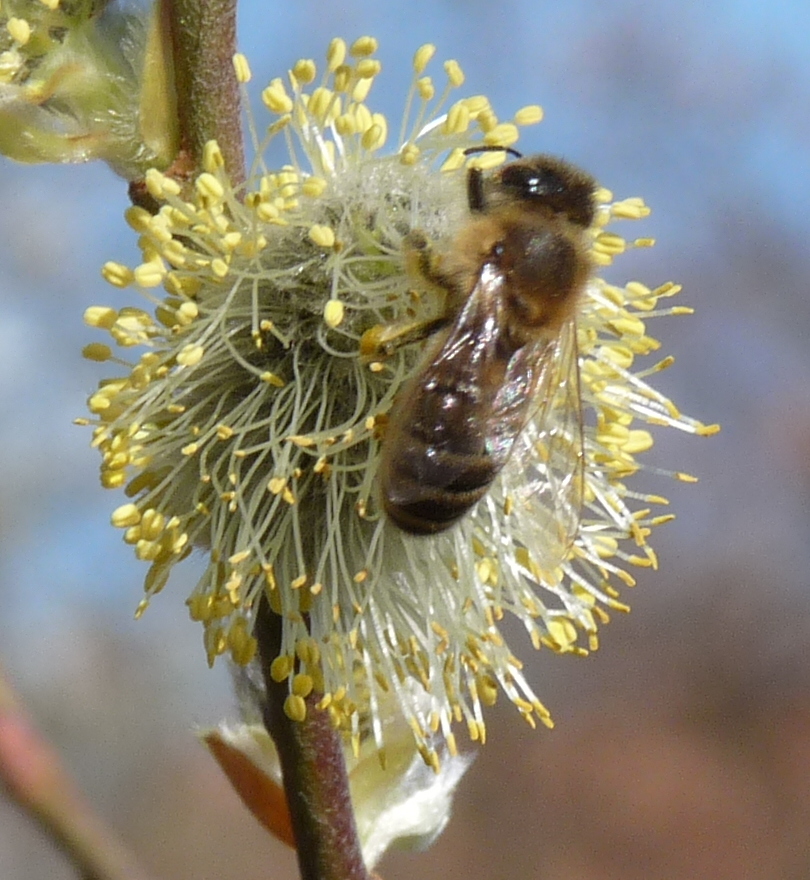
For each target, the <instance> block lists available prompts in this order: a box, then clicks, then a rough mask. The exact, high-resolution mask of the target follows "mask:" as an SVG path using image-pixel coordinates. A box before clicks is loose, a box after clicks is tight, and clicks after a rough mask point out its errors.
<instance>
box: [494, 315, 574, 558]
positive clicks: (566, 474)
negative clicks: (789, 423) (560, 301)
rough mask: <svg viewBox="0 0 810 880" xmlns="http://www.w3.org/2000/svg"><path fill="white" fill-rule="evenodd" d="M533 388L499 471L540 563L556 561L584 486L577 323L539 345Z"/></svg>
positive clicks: (567, 545)
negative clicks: (530, 404)
mask: <svg viewBox="0 0 810 880" xmlns="http://www.w3.org/2000/svg"><path fill="white" fill-rule="evenodd" d="M539 361H540V366H539V372H538V376H537V380H536V387H535V391H534V400H535V401H536V403H537V408H536V410H535V411H534V412H533V414H532V416H531V417H530V418H529V420H528V422H527V424H526V426H525V428H524V429H523V431H522V432H521V433H520V436H519V437H518V439H517V441H516V444H515V449H514V452H513V456H512V459H511V461H510V463H509V465H508V466H507V468H506V469H505V471H504V475H503V477H504V486H503V488H504V493H505V495H506V496H507V497H508V498H511V500H512V503H513V504H514V505H520V506H521V508H522V509H523V510H525V511H526V512H528V513H530V516H529V517H527V518H526V522H527V523H531V526H532V529H533V530H535V534H536V537H537V540H535V541H533V542H532V545H531V546H529V547H528V549H529V550H531V551H532V553H538V554H540V556H541V557H545V558H540V559H538V562H539V564H540V565H541V566H542V567H550V568H554V567H556V566H557V565H559V564H560V563H561V562H562V561H563V559H564V558H565V556H566V555H567V552H568V549H569V548H570V546H571V544H572V542H573V540H574V538H575V536H576V534H577V530H578V528H579V522H580V517H581V511H582V500H583V490H584V461H585V456H584V451H583V428H582V400H581V397H580V387H579V355H578V350H577V330H576V321H575V320H574V319H573V318H571V319H570V320H568V321H566V322H565V324H563V326H562V328H561V330H560V333H559V334H558V335H557V336H556V337H555V338H554V339H553V340H550V341H547V342H545V343H544V344H543V348H542V349H541V351H540V354H539Z"/></svg>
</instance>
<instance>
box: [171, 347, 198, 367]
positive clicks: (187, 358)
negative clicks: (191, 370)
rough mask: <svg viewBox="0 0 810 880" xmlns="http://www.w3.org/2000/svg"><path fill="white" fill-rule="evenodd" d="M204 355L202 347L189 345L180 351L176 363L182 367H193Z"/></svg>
mask: <svg viewBox="0 0 810 880" xmlns="http://www.w3.org/2000/svg"><path fill="white" fill-rule="evenodd" d="M204 354H205V349H204V348H203V346H202V345H197V344H195V343H190V344H189V345H186V346H184V347H183V348H182V349H181V350H180V353H179V354H178V355H177V363H178V364H180V365H181V366H184V367H194V366H196V365H197V364H198V363H199V362H200V361H201V360H202V359H203V355H204Z"/></svg>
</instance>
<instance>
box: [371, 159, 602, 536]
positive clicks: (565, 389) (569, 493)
mask: <svg viewBox="0 0 810 880" xmlns="http://www.w3.org/2000/svg"><path fill="white" fill-rule="evenodd" d="M485 149H486V148H485ZM496 149H498V148H496ZM468 152H473V151H468ZM509 152H511V153H513V154H514V155H515V156H516V157H517V159H516V160H515V161H510V162H508V163H507V164H506V165H504V166H503V167H501V168H500V169H499V170H498V171H496V172H494V173H492V174H491V175H488V176H485V175H484V173H483V172H482V170H481V169H479V168H475V167H471V168H470V169H469V170H468V176H467V201H468V204H469V210H470V218H469V220H468V221H467V222H466V223H465V225H464V226H463V228H462V229H461V230H460V231H459V233H458V235H457V236H456V237H455V239H454V240H453V242H452V243H451V245H450V247H449V248H448V249H447V250H446V252H443V253H440V254H434V253H433V252H432V250H431V248H430V246H429V244H428V242H427V240H426V239H425V237H424V236H423V235H421V234H420V233H411V235H410V236H409V238H408V240H407V241H406V255H407V260H408V262H409V264H410V267H411V269H412V270H414V271H415V273H416V274H417V275H418V276H420V277H421V279H422V281H423V283H425V284H428V285H431V286H433V287H434V288H439V289H440V290H441V291H442V292H443V295H444V300H445V313H444V315H443V316H442V317H441V318H440V319H438V320H433V321H430V322H426V323H425V324H424V325H411V326H410V327H408V328H407V329H405V330H403V331H402V332H401V342H402V343H403V344H407V343H410V342H413V341H416V340H417V339H419V338H420V337H421V338H427V337H430V339H429V342H428V346H427V349H426V352H425V355H424V358H423V360H422V362H421V365H420V366H419V367H418V368H417V370H416V372H415V374H414V375H413V376H412V377H411V378H410V379H409V380H408V381H407V382H406V383H405V384H404V385H403V387H402V389H401V390H400V391H399V392H398V394H397V397H396V399H395V401H394V404H393V407H392V409H391V413H390V417H389V421H388V425H387V428H386V434H385V437H384V440H383V449H382V459H381V465H380V478H379V479H380V489H381V496H382V502H383V507H384V510H385V512H386V514H387V515H388V517H389V519H390V520H391V521H392V522H393V523H394V524H396V525H397V526H398V527H399V528H401V529H403V530H404V531H406V532H409V533H412V534H417V535H427V534H434V533H437V532H441V531H444V530H445V529H448V528H450V527H451V526H452V525H453V524H454V523H456V522H457V521H458V520H459V519H461V518H462V517H463V516H464V515H465V514H466V513H467V511H468V510H469V509H470V508H471V507H472V506H473V505H474V504H475V503H476V502H477V501H479V500H480V499H481V498H482V497H483V496H484V495H485V494H486V492H487V491H488V489H489V487H490V485H491V484H492V482H493V480H494V479H495V478H496V477H497V476H498V474H499V473H500V471H501V470H502V468H503V467H504V465H505V464H506V463H507V461H508V460H509V458H510V456H511V455H513V454H514V453H516V449H517V448H518V447H525V446H527V445H529V446H532V445H533V446H534V447H535V448H534V450H531V449H525V450H523V453H525V454H526V459H525V461H526V462H527V470H526V474H525V483H524V484H523V485H522V486H521V487H520V494H521V497H522V498H523V499H524V500H530V501H532V503H534V504H537V505H539V506H542V505H545V508H546V510H548V511H549V515H550V517H551V521H552V522H553V524H554V525H555V526H556V527H557V528H558V529H561V530H562V531H563V532H566V533H567V534H568V539H567V540H569V541H570V540H571V539H572V538H573V534H574V530H575V528H576V525H577V523H578V519H579V513H580V507H581V501H582V499H581V492H582V479H581V468H582V466H583V455H582V415H581V403H580V396H579V363H578V354H577V344H576V314H577V305H578V301H579V299H580V296H581V294H582V291H583V290H584V287H585V285H586V283H587V280H588V278H589V275H590V273H591V263H590V259H589V256H588V239H587V235H586V230H587V229H588V227H589V226H590V225H591V223H592V222H593V218H594V212H595V205H594V193H595V190H596V184H595V182H594V180H593V178H592V177H590V176H589V175H588V174H586V173H585V172H583V171H580V170H579V169H578V168H575V167H574V166H573V165H570V164H569V163H568V162H565V161H563V160H562V159H558V158H555V157H552V156H547V155H538V156H531V157H525V158H524V157H522V156H521V155H520V154H519V153H516V152H515V151H514V150H509ZM379 335H380V334H378V336H379ZM382 335H383V336H384V335H385V334H382ZM389 335H390V336H392V337H396V336H397V332H396V331H393V332H391V333H389ZM396 344H397V343H396V342H395V341H394V342H391V341H390V340H389V342H388V346H389V351H390V349H391V348H392V347H393V346H395V345H396ZM552 413H553V414H554V415H553V417H552ZM530 418H534V419H535V420H536V421H535V424H536V425H537V432H534V437H533V440H532V441H529V440H527V439H525V438H523V439H521V435H522V432H523V430H524V428H525V426H526V425H527V423H528V421H529V419H530ZM538 432H539V434H538ZM538 436H539V438H540V440H541V441H542V446H543V453H544V454H543V455H542V456H538V452H537V448H536V447H537V444H538ZM523 453H521V454H523ZM521 479H523V476H522V477H521ZM543 496H545V497H543ZM563 540H566V538H563Z"/></svg>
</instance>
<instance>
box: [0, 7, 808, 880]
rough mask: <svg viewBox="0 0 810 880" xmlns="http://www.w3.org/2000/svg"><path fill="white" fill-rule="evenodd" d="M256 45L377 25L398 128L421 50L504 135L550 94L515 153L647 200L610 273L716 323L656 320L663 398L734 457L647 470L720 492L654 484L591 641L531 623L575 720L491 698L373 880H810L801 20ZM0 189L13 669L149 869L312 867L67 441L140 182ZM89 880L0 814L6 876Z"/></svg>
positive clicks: (161, 873) (359, 10)
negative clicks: (650, 562) (288, 837)
mask: <svg viewBox="0 0 810 880" xmlns="http://www.w3.org/2000/svg"><path fill="white" fill-rule="evenodd" d="M403 17H406V18H407V23H406V24H403ZM241 29H242V33H243V35H244V36H243V49H244V51H246V52H247V53H248V55H249V56H250V58H251V63H252V65H253V68H254V74H255V85H256V88H257V90H258V89H259V88H260V87H261V84H263V83H264V82H266V81H267V80H268V79H269V78H270V77H272V76H276V75H279V74H280V73H281V72H282V71H283V70H286V69H287V68H288V67H289V66H290V65H291V64H292V63H293V62H294V61H295V60H296V58H298V57H301V56H303V57H314V58H317V59H320V58H322V56H323V52H324V50H325V47H326V44H327V42H328V40H329V39H330V38H331V37H332V36H333V35H335V34H340V35H343V36H345V37H346V38H347V39H353V38H355V37H356V36H359V35H360V34H363V33H367V32H370V33H374V34H376V35H377V36H378V37H379V38H380V41H381V52H380V57H381V58H382V59H383V63H384V65H385V76H384V77H383V78H382V79H381V80H380V82H379V84H378V85H377V86H375V95H376V103H377V106H380V107H381V108H382V109H384V110H385V111H386V112H388V113H389V116H393V117H394V119H397V118H398V112H399V111H398V108H399V107H401V104H402V95H403V93H404V91H405V88H406V87H407V80H408V78H409V76H410V72H409V71H410V68H409V59H410V56H411V55H412V52H413V51H414V49H415V48H416V47H417V46H418V45H419V44H420V43H422V42H424V41H426V40H430V41H432V42H435V43H437V45H438V47H439V52H438V57H437V62H438V61H439V59H444V58H450V57H455V58H457V59H458V60H459V61H460V62H461V63H462V65H463V66H464V68H465V70H466V72H467V75H468V81H467V84H466V85H465V87H464V91H465V93H467V94H476V93H481V92H485V93H486V94H488V95H489V96H490V97H491V98H492V100H493V103H494V104H495V106H496V108H498V109H499V111H501V113H502V115H503V116H504V117H508V116H509V115H510V114H511V113H512V112H514V110H516V109H517V108H518V107H520V106H522V105H524V104H526V103H530V102H536V101H539V102H540V103H542V104H543V105H544V107H545V109H546V120H545V121H544V123H543V124H542V126H540V127H539V128H538V129H534V130H531V131H530V132H528V133H527V134H526V135H525V136H524V138H523V139H522V141H521V146H522V147H523V148H524V149H526V150H527V151H533V150H547V151H552V152H559V153H561V154H564V155H566V156H567V157H569V158H571V159H572V160H574V161H576V162H579V163H580V164H582V165H583V166H584V167H586V168H588V169H589V170H591V171H593V172H594V173H595V174H596V175H597V176H598V177H599V179H600V180H601V181H602V182H604V183H605V185H607V186H609V187H610V188H612V189H613V190H614V192H616V194H617V195H620V196H629V195H643V196H644V197H645V198H646V199H647V201H648V202H649V203H650V204H651V206H652V207H653V215H652V216H651V217H650V218H649V220H648V221H645V222H644V224H636V230H637V232H636V234H638V235H652V236H655V237H656V238H657V239H658V240H659V243H658V245H657V246H656V248H655V249H654V250H653V251H644V252H640V253H638V254H634V255H630V256H628V257H626V258H623V259H621V260H619V261H617V264H616V266H615V267H614V272H613V276H611V277H615V279H616V280H627V279H630V278H637V279H638V280H642V281H644V282H646V283H649V284H651V285H656V284H659V283H662V282H664V281H667V280H670V279H671V280H675V281H679V282H682V283H683V284H684V285H685V288H686V292H685V294H684V296H683V297H681V301H682V303H684V304H685V303H689V304H691V305H694V306H695V307H696V308H697V315H696V316H695V317H692V318H679V319H668V320H662V321H661V322H660V323H659V324H657V325H653V326H652V327H651V330H652V331H653V332H654V334H655V335H658V336H659V338H661V339H662V340H663V342H664V345H663V352H666V353H670V352H671V353H672V354H674V355H675V356H676V359H677V363H676V365H675V367H674V368H673V369H672V370H670V371H667V372H666V373H665V374H663V375H662V376H661V377H660V381H659V384H660V386H661V387H662V388H663V390H665V391H666V392H667V393H669V394H671V395H672V397H673V398H674V399H675V401H676V402H677V403H678V404H679V405H680V406H681V407H682V408H683V410H684V411H685V412H688V413H690V414H692V415H694V416H696V417H698V418H700V419H703V420H705V421H707V422H713V421H720V422H722V423H723V432H722V433H721V434H720V435H719V436H718V437H716V438H713V439H700V438H692V437H687V436H682V435H678V434H675V433H674V432H659V435H658V438H657V442H656V447H655V449H654V450H653V452H652V453H651V454H650V456H648V458H649V459H650V460H651V461H652V462H654V463H655V464H659V465H661V466H662V467H667V468H673V469H680V470H687V471H690V472H692V473H696V474H698V475H699V476H700V478H701V482H700V484H698V485H697V486H685V485H682V484H670V483H669V482H667V481H666V480H663V479H653V478H647V480H646V482H645V488H647V489H649V490H650V491H654V492H656V493H661V494H665V495H668V496H669V497H670V498H671V500H672V510H673V511H674V512H675V513H676V514H677V515H678V520H677V521H676V522H675V523H673V524H671V525H668V526H666V527H664V528H663V529H661V530H660V532H659V533H658V535H657V536H656V539H655V547H656V549H657V550H658V553H659V557H660V559H661V571H660V572H642V573H641V575H640V576H639V586H638V587H637V588H636V589H635V590H634V591H631V593H630V595H629V596H626V598H627V599H628V601H630V602H631V604H632V606H633V613H632V614H631V615H629V616H627V617H617V618H614V620H613V622H612V623H611V625H610V626H608V627H607V628H605V629H604V630H603V631H602V632H601V643H602V648H601V649H600V651H599V652H598V653H597V654H595V655H593V656H591V657H589V658H587V659H584V660H583V659H575V658H558V657H553V656H551V655H550V654H547V653H546V652H543V653H542V654H539V655H534V656H533V655H532V654H531V653H530V651H531V649H530V647H529V645H528V644H527V643H526V642H525V639H524V638H523V634H522V633H521V632H519V631H517V630H515V634H514V647H515V650H516V652H517V653H518V654H520V656H522V657H523V658H524V659H526V661H527V664H528V666H529V669H530V672H529V677H530V679H531V681H532V682H533V684H534V685H535V688H536V690H537V692H538V694H539V695H540V697H541V698H542V699H543V700H544V701H545V703H546V704H547V705H548V706H549V707H550V708H551V709H552V711H553V714H554V718H555V721H556V725H557V726H556V729H555V730H554V731H553V732H548V731H545V730H540V731H535V732H533V731H531V730H530V729H528V728H526V727H524V725H523V723H522V722H521V721H520V720H519V718H518V716H517V714H516V713H515V712H514V711H513V710H511V709H510V707H508V706H506V705H503V706H500V707H498V709H497V710H496V711H495V712H494V713H492V715H491V716H490V719H489V720H490V728H489V742H488V744H487V746H486V748H485V749H484V750H483V751H482V753H481V754H480V756H479V757H478V759H477V761H476V763H475V764H474V765H473V767H472V769H471V770H470V771H469V773H468V775H467V777H466V779H465V780H464V782H463V783H462V786H461V791H460V794H459V797H458V800H457V806H456V809H455V814H454V817H453V819H452V821H451V823H450V825H449V827H448V829H447V831H446V832H445V834H444V835H443V837H442V838H441V839H440V841H439V842H438V843H437V844H436V845H435V846H434V847H433V848H432V849H431V850H430V851H429V852H428V853H425V854H419V855H411V854H395V855H391V856H389V857H388V858H387V859H386V861H384V862H383V864H382V866H381V873H382V874H383V876H384V877H385V878H386V880H400V878H401V880H405V878H412V877H425V878H429V877H447V876H462V877H465V878H467V880H477V878H481V880H483V878H488V880H492V878H503V877H520V878H532V880H574V878H576V880H636V878H638V880H642V878H643V880H651V878H652V880H693V878H713V880H725V878H729V880H732V878H733V880H749V878H750V880H802V878H810V844H808V833H807V828H808V826H809V825H810V822H809V821H808V820H810V673H808V663H807V657H808V656H809V655H810V652H808V645H810V589H809V587H810V583H808V581H809V580H810V578H808V575H807V571H808V561H809V560H808V542H807V538H808V526H810V517H808V500H810V498H809V495H808V493H810V455H809V453H810V392H809V391H808V388H810V382H808V377H809V376H810V346H809V345H808V343H807V340H808V335H809V331H810V307H809V306H808V281H807V279H808V277H810V273H808V268H809V264H810V257H808V246H807V241H808V235H809V234H810V221H809V220H808V217H809V216H810V212H808V204H810V174H808V147H807V145H808V143H810V101H809V100H808V99H809V98H810V87H809V86H808V83H810V49H808V43H807V39H806V35H807V33H808V31H810V7H808V6H807V5H806V4H805V3H801V2H789V0H774V2H772V3H770V4H756V3H752V2H734V3H732V2H714V0H710V2H704V3H697V2H689V0H685V2H678V3H676V2H674V0H664V2H662V3H659V4H646V3H642V2H640V0H639V2H633V0H617V2H614V3H611V4H602V3H597V2H596V0H571V2H569V3H566V4H551V3H542V2H541V3H533V2H530V0H524V2H505V3H503V4H500V5H499V7H498V9H497V11H493V9H492V7H491V4H483V3H479V2H470V3H458V2H456V3H452V2H444V3H431V4H428V3H426V2H422V0H417V2H411V3H407V4H405V3H400V2H389V3H377V4H371V3H370V2H368V0H355V2H346V3H341V4H328V5H321V4H317V3H314V2H309V0H305V2H301V3H298V4H296V6H295V8H294V9H286V8H285V9H283V11H282V10H281V7H279V8H278V9H276V8H275V7H274V6H273V5H271V4H270V3H268V2H267V0H252V2H251V0H246V2H244V5H243V16H242V21H241ZM437 70H440V68H439V67H438V64H437ZM437 78H438V74H437ZM396 128H397V126H396V124H394V123H392V129H394V130H396ZM0 185H2V191H3V194H4V198H3V204H4V210H3V212H0V309H2V312H1V314H2V319H1V320H0V467H2V473H3V475H4V480H3V484H2V489H0V599H2V606H0V607H2V612H0V662H2V663H3V664H4V665H5V666H6V668H7V669H8V671H9V674H10V675H11V678H12V680H13V681H14V683H15V685H16V686H17V687H18V688H19V690H20V692H21V693H22V694H23V696H24V697H25V699H26V701H27V702H28V704H29V706H30V708H31V710H32V712H33V713H34V715H35V717H36V719H37V721H38V723H39V725H40V727H41V729H42V730H44V731H45V732H46V733H47V734H48V736H49V737H50V738H51V739H52V740H53V742H55V743H56V744H57V746H58V747H59V749H60V751H61V753H62V755H63V756H64V759H65V761H66V763H67V765H68V766H69V767H70V768H71V769H72V771H73V772H74V774H75V775H76V777H77V778H78V780H79V781H80V783H81V785H82V787H83V788H84V790H85V791H86V792H87V793H88V795H89V796H90V798H91V799H92V800H93V802H94V803H95V805H96V806H97V808H98V810H99V812H100V813H101V814H102V815H104V816H105V817H106V818H107V819H108V820H109V821H110V822H111V823H112V824H113V825H114V826H115V827H116V828H117V829H118V831H119V832H120V834H121V836H122V837H123V838H124V839H125V840H126V842H127V843H128V844H129V845H131V846H132V847H133V848H134V849H135V850H136V851H137V852H138V853H139V854H140V856H141V857H142V859H143V861H144V862H145V863H146V865H147V866H148V867H149V868H150V869H151V870H152V871H153V872H154V873H155V874H156V875H157V876H158V877H160V878H165V880H192V878H193V880H214V878H217V880H220V878H236V877H238V878H241V880H254V878H255V880H259V878H274V880H284V878H293V877H295V876H296V872H295V866H294V858H293V856H292V854H291V853H290V852H289V851H287V850H286V849H284V848H283V847H282V846H281V845H278V844H276V843H274V842H273V841H271V840H269V839H268V838H267V837H266V836H265V835H264V834H263V833H262V832H261V831H260V830H259V829H258V827H257V826H256V825H255V823H254V821H253V819H252V818H251V817H250V816H248V815H247V814H246V813H245V811H244V809H243V808H242V807H241V805H240V804H239V803H238V801H237V800H236V798H235V796H234V795H233V794H232V793H231V792H230V791H229V789H228V787H227V785H226V783H225V781H224V778H223V777H222V776H221V774H220V772H219V771H218V769H217V768H216V767H215V766H214V765H213V763H212V762H211V761H210V760H209V758H208V757H207V755H206V754H205V752H204V751H203V750H202V748H201V747H199V746H198V745H197V743H196V741H195V740H194V738H193V736H192V734H191V730H192V729H193V727H194V726H195V725H203V726H204V725H207V724H212V723H215V722H216V721H218V720H219V719H220V718H222V717H224V716H226V715H229V714H230V715H232V714H233V713H232V700H231V697H230V696H229V691H228V681H227V673H226V670H225V669H224V667H223V668H218V669H215V670H214V671H213V672H210V671H208V670H207V668H206V666H205V662H204V655H203V651H202V648H201V632H200V631H199V629H198V627H197V625H196V624H191V623H189V622H188V621H187V618H186V614H185V610H184V607H183V598H184V596H185V593H186V590H187V589H188V588H189V587H190V585H191V584H192V583H193V582H194V579H195V574H194V572H193V571H188V572H186V573H185V574H184V577H185V579H186V580H185V581H184V580H183V577H178V578H177V579H176V580H175V582H173V584H172V585H170V588H169V589H168V590H167V593H166V595H164V596H161V597H160V598H159V599H158V600H157V601H156V602H155V603H153V606H152V608H150V610H149V611H148V613H147V614H146V616H145V618H144V619H143V620H142V621H140V622H139V623H137V624H135V623H134V622H133V621H132V619H131V618H132V612H133V610H134V608H135V606H136V604H137V601H138V599H139V597H140V582H141V578H142V576H143V574H144V571H143V570H142V569H141V567H140V566H139V565H138V564H136V563H135V562H134V561H132V559H131V558H130V557H131V554H130V552H129V550H128V548H126V547H125V546H124V545H123V544H122V543H121V542H120V536H119V535H118V534H117V533H114V532H113V530H112V529H111V528H109V527H108V525H107V522H108V517H109V511H110V510H111V509H112V508H113V507H114V506H115V505H116V504H117V503H118V500H116V498H117V497H116V496H114V495H113V493H109V492H106V493H105V492H102V491H101V490H100V489H99V488H98V483H97V475H96V474H97V472H96V466H97V462H96V457H95V455H94V454H93V453H92V452H90V451H89V450H88V448H87V443H88V439H89V437H88V433H87V432H86V431H85V430H83V429H78V428H74V427H72V426H71V425H70V421H71V419H72V418H73V417H74V416H76V415H78V414H80V413H81V412H82V409H83V401H84V396H85V395H86V394H87V393H88V392H89V391H90V390H91V389H92V388H93V387H94V385H95V382H96V380H97V378H98V375H99V373H98V371H97V369H96V368H95V367H94V366H93V365H90V364H86V363H82V362H80V361H79V358H78V351H79V349H80V348H81V346H82V345H83V344H84V343H85V342H86V341H88V340H89V339H90V338H91V337H90V336H88V331H86V329H85V328H84V327H83V326H82V323H81V314H82V312H83V310H84V308H85V307H86V306H87V305H89V304H92V303H96V302H111V303H113V304H118V305H120V304H123V303H124V302H125V301H127V300H126V299H125V298H123V297H121V296H119V295H118V294H117V293H116V292H115V291H113V290H111V289H107V288H106V287H105V285H104V284H103V282H102V281H101V280H100V278H99V275H98V267H99V266H100V265H101V264H102V263H103V262H104V261H105V260H107V259H119V260H122V261H124V262H126V261H128V260H129V261H131V260H133V259H134V255H135V251H134V245H133V242H132V240H131V237H130V236H129V233H128V232H127V230H126V228H125V226H124V223H123V221H122V220H121V216H120V215H121V213H122V210H123V208H124V206H125V191H124V188H123V186H122V184H121V183H120V181H118V180H116V179H115V178H114V177H113V176H112V175H111V174H110V173H109V172H108V171H107V170H106V169H104V168H101V167H95V166H88V167H83V168H44V169H33V168H21V167H19V166H13V165H11V164H10V163H7V162H2V163H0ZM634 231H635V230H634ZM190 567H193V566H190ZM73 876H74V874H73V872H72V870H71V869H70V868H69V867H67V866H66V865H65V864H64V862H63V861H62V859H61V858H60V857H59V856H58V855H56V854H55V853H54V852H53V850H52V847H51V844H50V843H49V842H48V841H47V840H46V839H44V837H43V836H42V835H41V833H40V832H39V831H37V830H36V829H35V828H34V827H33V826H32V825H31V823H30V822H29V821H28V820H27V819H26V818H24V817H22V816H20V815H19V813H18V811H17V809H16V808H15V807H14V806H12V805H11V804H9V803H8V802H7V801H5V800H3V799H0V877H2V878H4V880H38V878H54V880H63V878H64V880H67V878H71V877H73Z"/></svg>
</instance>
